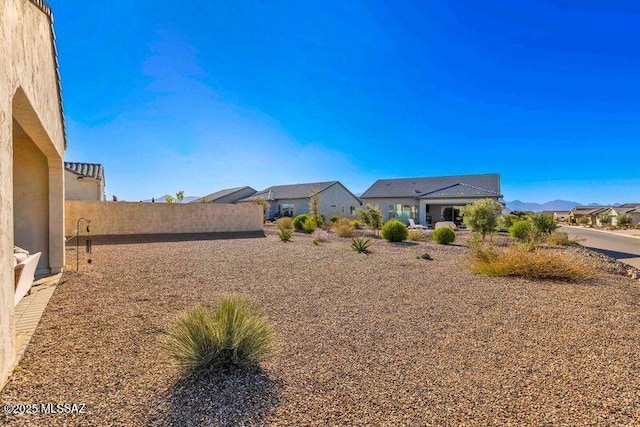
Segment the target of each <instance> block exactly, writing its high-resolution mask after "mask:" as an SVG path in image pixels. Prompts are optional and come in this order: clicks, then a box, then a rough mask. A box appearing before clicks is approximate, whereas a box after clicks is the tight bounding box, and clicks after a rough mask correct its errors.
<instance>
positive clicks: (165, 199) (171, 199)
mask: <svg viewBox="0 0 640 427" xmlns="http://www.w3.org/2000/svg"><path fill="white" fill-rule="evenodd" d="M164 201H165V202H167V203H175V201H176V199H174V197H173V196H172V195H171V194H167V195H166V196H164Z"/></svg>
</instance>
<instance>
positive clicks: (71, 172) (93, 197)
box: [64, 162, 105, 202]
mask: <svg viewBox="0 0 640 427" xmlns="http://www.w3.org/2000/svg"><path fill="white" fill-rule="evenodd" d="M104 184H105V179H104V167H103V166H102V165H101V164H99V163H75V162H64V193H65V194H64V198H65V200H84V201H87V202H104V200H105V194H104Z"/></svg>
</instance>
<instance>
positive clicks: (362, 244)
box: [351, 237, 371, 254]
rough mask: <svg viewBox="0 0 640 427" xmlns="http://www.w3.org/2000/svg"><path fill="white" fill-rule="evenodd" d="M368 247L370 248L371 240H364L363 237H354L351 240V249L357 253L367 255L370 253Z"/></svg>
mask: <svg viewBox="0 0 640 427" xmlns="http://www.w3.org/2000/svg"><path fill="white" fill-rule="evenodd" d="M369 246H371V240H369V239H365V238H364V237H354V238H353V239H352V240H351V247H352V248H353V250H354V251H357V252H358V253H361V254H368V253H369V252H370V251H369Z"/></svg>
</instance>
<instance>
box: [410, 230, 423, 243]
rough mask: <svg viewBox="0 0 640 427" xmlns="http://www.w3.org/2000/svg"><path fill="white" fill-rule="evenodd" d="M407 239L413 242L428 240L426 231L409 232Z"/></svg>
mask: <svg viewBox="0 0 640 427" xmlns="http://www.w3.org/2000/svg"><path fill="white" fill-rule="evenodd" d="M407 237H408V238H409V240H411V241H413V242H424V241H425V240H426V237H425V234H424V231H422V230H409V234H408V236H407Z"/></svg>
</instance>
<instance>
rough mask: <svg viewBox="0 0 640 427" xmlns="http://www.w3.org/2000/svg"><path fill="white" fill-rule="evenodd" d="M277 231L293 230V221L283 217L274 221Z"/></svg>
mask: <svg viewBox="0 0 640 427" xmlns="http://www.w3.org/2000/svg"><path fill="white" fill-rule="evenodd" d="M276 226H277V227H278V230H293V219H291V218H290V217H288V216H283V217H282V218H279V219H278V220H277V221H276Z"/></svg>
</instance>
